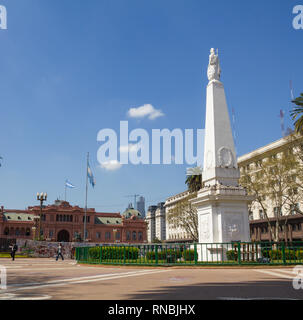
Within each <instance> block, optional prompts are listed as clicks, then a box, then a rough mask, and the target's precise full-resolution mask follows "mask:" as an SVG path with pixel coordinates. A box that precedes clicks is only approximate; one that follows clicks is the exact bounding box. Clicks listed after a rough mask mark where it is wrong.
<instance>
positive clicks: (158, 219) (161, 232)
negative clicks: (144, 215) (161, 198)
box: [155, 202, 166, 241]
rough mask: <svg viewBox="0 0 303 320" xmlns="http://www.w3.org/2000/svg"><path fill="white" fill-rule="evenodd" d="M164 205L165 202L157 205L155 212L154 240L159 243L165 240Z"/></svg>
mask: <svg viewBox="0 0 303 320" xmlns="http://www.w3.org/2000/svg"><path fill="white" fill-rule="evenodd" d="M164 204H165V202H160V203H158V205H157V209H156V212H155V226H156V238H157V239H158V240H160V241H165V240H166V217H165V207H164Z"/></svg>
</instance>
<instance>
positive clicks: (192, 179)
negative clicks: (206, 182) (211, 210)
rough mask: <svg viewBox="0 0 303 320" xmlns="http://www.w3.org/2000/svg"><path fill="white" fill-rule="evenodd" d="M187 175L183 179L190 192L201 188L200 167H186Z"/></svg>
mask: <svg viewBox="0 0 303 320" xmlns="http://www.w3.org/2000/svg"><path fill="white" fill-rule="evenodd" d="M187 173H188V175H187V178H186V180H185V183H186V184H187V187H188V190H189V191H190V192H197V191H199V190H200V189H201V188H202V169H201V168H200V167H195V168H190V169H188V172H187Z"/></svg>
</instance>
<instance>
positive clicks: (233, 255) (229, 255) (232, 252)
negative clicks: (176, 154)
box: [226, 250, 238, 261]
mask: <svg viewBox="0 0 303 320" xmlns="http://www.w3.org/2000/svg"><path fill="white" fill-rule="evenodd" d="M226 257H227V260H232V261H237V260H238V253H237V251H236V250H228V251H226Z"/></svg>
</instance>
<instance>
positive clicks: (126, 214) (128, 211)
mask: <svg viewBox="0 0 303 320" xmlns="http://www.w3.org/2000/svg"><path fill="white" fill-rule="evenodd" d="M122 216H123V217H124V218H126V219H129V218H131V217H137V218H140V219H142V214H141V213H140V212H139V211H138V210H135V209H134V208H132V207H128V208H127V209H126V210H125V211H124V212H123V213H122Z"/></svg>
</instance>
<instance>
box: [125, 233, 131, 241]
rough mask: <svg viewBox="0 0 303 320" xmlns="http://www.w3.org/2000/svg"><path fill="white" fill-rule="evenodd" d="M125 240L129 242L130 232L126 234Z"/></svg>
mask: <svg viewBox="0 0 303 320" xmlns="http://www.w3.org/2000/svg"><path fill="white" fill-rule="evenodd" d="M126 240H130V232H129V231H127V232H126Z"/></svg>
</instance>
